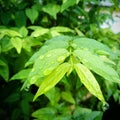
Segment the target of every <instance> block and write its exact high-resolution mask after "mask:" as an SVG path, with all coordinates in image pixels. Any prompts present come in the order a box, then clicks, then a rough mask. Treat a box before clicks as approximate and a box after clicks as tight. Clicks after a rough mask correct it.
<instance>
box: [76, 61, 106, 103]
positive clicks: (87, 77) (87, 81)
mask: <svg viewBox="0 0 120 120" xmlns="http://www.w3.org/2000/svg"><path fill="white" fill-rule="evenodd" d="M74 67H75V70H76V72H77V74H78V76H79V78H80V80H81V82H82V83H83V84H84V85H85V87H86V88H87V89H88V90H89V91H90V92H91V94H93V95H94V96H96V97H97V98H98V99H99V100H101V101H102V102H103V103H105V100H104V97H103V95H102V92H101V89H100V86H99V84H98V82H97V80H96V79H95V77H94V76H93V74H92V73H91V72H90V70H89V69H88V68H87V67H86V66H84V65H82V64H80V63H77V64H75V65H74Z"/></svg>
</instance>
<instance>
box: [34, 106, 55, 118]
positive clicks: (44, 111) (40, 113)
mask: <svg viewBox="0 0 120 120" xmlns="http://www.w3.org/2000/svg"><path fill="white" fill-rule="evenodd" d="M56 113H57V111H56V109H54V108H52V107H45V108H41V109H39V110H37V111H35V112H33V113H32V117H34V118H37V119H39V120H52V119H53V118H54V117H55V115H56Z"/></svg>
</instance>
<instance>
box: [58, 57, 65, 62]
mask: <svg viewBox="0 0 120 120" xmlns="http://www.w3.org/2000/svg"><path fill="white" fill-rule="evenodd" d="M64 60H65V56H60V57H58V59H57V61H58V62H63V61H64Z"/></svg>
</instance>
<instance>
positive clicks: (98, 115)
mask: <svg viewBox="0 0 120 120" xmlns="http://www.w3.org/2000/svg"><path fill="white" fill-rule="evenodd" d="M102 117H103V112H101V111H91V109H88V108H81V107H77V108H76V109H75V111H74V113H73V118H74V119H75V120H102Z"/></svg>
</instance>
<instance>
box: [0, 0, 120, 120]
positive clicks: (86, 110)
mask: <svg viewBox="0 0 120 120" xmlns="http://www.w3.org/2000/svg"><path fill="white" fill-rule="evenodd" d="M111 2H112V5H111V6H107V7H106V6H103V5H101V4H100V1H98V0H74V1H73V0H57V1H55V0H9V1H8V0H4V1H3V0H0V92H1V94H0V100H1V102H0V119H5V120H7V119H9V120H17V119H18V118H19V119H20V120H22V119H24V120H30V119H38V120H39V119H40V120H48V118H49V119H53V118H54V120H71V119H73V120H83V119H84V120H102V117H103V113H104V112H105V111H103V109H102V103H101V102H100V101H99V100H98V99H97V98H96V97H94V96H92V95H91V94H90V93H89V92H88V90H87V89H86V88H85V87H84V86H83V85H82V83H80V82H79V78H78V77H77V76H74V74H70V75H69V77H63V79H62V80H61V81H60V82H59V83H58V84H57V85H56V87H54V88H52V89H51V90H50V91H49V92H47V93H46V94H45V95H41V96H39V97H38V98H37V99H36V101H34V102H33V97H34V95H35V94H36V92H37V89H38V87H37V86H36V85H31V86H30V88H29V89H26V90H22V91H21V87H22V86H23V83H24V81H25V80H26V76H28V73H29V71H30V69H31V67H32V66H29V67H27V70H26V71H24V68H25V64H26V62H27V61H28V60H29V59H30V58H31V56H32V55H33V54H34V53H36V52H37V51H38V50H39V49H40V48H41V47H42V46H44V43H45V42H46V41H48V40H49V39H51V38H54V37H55V36H60V35H68V36H79V37H83V36H84V37H89V38H92V39H95V40H97V41H99V42H101V43H104V44H105V45H107V46H109V47H110V48H111V50H112V52H114V53H115V54H114V56H112V58H111V59H112V61H113V63H112V64H116V65H114V69H115V70H116V71H117V73H118V74H119V75H120V41H119V39H120V33H117V34H114V33H113V32H112V31H111V30H110V29H101V28H100V25H101V24H102V23H103V22H104V21H105V20H106V19H108V18H109V19H112V13H113V12H114V11H116V12H119V2H118V1H117V0H111ZM102 54H104V53H102ZM110 62H111V61H110ZM22 70H23V71H22ZM20 71H22V73H20V74H17V73H19V72H20ZM16 74H17V76H15V75H16ZM94 75H95V77H96V78H97V80H98V82H99V84H100V86H101V89H102V92H103V95H104V97H105V100H106V101H107V102H108V101H110V100H111V99H113V101H115V102H116V103H117V104H119V103H120V97H119V94H120V90H119V84H113V83H111V82H108V81H104V80H103V78H102V77H100V76H99V75H97V74H95V73H94ZM73 79H74V81H73ZM101 80H103V81H104V82H101ZM68 81H69V82H68ZM114 118H115V116H114Z"/></svg>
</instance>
